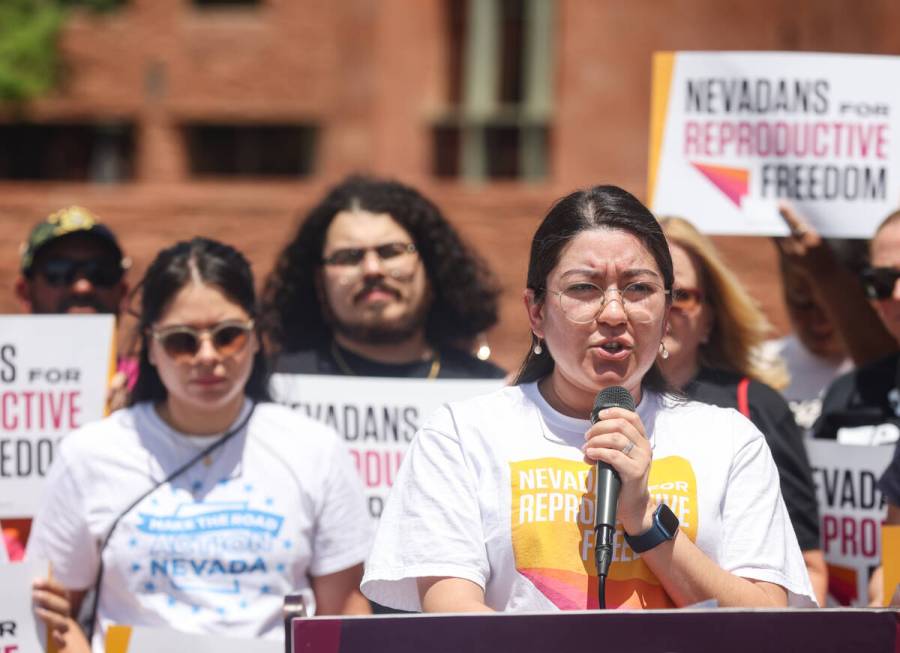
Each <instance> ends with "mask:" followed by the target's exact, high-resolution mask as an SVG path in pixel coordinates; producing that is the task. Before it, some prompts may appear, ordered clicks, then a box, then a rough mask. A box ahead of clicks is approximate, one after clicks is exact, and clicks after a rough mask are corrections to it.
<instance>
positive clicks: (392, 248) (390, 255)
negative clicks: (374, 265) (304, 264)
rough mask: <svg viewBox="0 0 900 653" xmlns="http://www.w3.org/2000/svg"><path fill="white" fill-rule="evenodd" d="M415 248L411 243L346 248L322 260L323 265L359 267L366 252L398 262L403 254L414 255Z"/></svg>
mask: <svg viewBox="0 0 900 653" xmlns="http://www.w3.org/2000/svg"><path fill="white" fill-rule="evenodd" d="M416 251H417V250H416V246H415V245H414V244H412V243H384V244H383V245H375V246H374V247H347V248H345V249H337V250H335V251H333V252H332V253H331V254H329V255H328V256H326V257H324V258H323V259H322V263H323V264H324V265H334V266H341V267H350V266H354V265H359V264H360V263H361V262H362V260H363V259H364V258H365V257H366V252H375V254H376V256H378V258H379V259H380V260H381V261H382V262H387V261H392V262H399V261H400V260H402V259H403V258H405V257H404V254H415V252H416Z"/></svg>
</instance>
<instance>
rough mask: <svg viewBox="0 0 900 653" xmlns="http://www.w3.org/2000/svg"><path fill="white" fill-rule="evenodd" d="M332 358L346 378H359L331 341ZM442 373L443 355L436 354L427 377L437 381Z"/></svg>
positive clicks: (335, 344)
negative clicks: (439, 373)
mask: <svg viewBox="0 0 900 653" xmlns="http://www.w3.org/2000/svg"><path fill="white" fill-rule="evenodd" d="M331 356H332V358H334V362H335V363H337V365H338V367H339V368H340V369H341V373H342V374H344V375H345V376H357V374H356V372H354V371H353V368H352V367H350V365H349V364H348V363H347V361H346V360H345V359H344V356H343V354H341V350H340V349H338V346H337V343H336V342H335V341H334V340H332V341H331ZM440 371H441V355H440V354H439V353H438V352H434V356H432V358H431V369H429V370H428V375H427V376H426V377H425V378H426V379H428V380H429V381H430V380H431V379H436V378H437V375H438V372H440Z"/></svg>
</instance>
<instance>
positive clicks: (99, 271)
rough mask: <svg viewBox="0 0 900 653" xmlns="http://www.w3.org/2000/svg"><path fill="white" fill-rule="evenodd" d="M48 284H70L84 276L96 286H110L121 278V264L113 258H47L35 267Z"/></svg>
mask: <svg viewBox="0 0 900 653" xmlns="http://www.w3.org/2000/svg"><path fill="white" fill-rule="evenodd" d="M36 272H37V274H40V275H41V276H42V277H43V278H44V279H45V280H46V281H47V283H48V284H50V285H51V286H54V287H57V288H58V287H60V286H71V285H72V284H73V283H75V281H76V279H80V278H82V277H84V278H85V279H87V280H88V281H90V282H91V285H93V286H96V287H98V288H110V287H112V286H114V285H116V284H117V283H119V281H121V280H122V274H123V273H124V270H123V269H122V264H121V263H120V262H119V261H116V260H115V259H87V260H85V261H75V260H72V259H69V258H53V259H48V260H46V261H44V262H43V263H41V264H40V266H38V267H37V268H36Z"/></svg>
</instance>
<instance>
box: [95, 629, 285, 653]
mask: <svg viewBox="0 0 900 653" xmlns="http://www.w3.org/2000/svg"><path fill="white" fill-rule="evenodd" d="M160 651H171V652H173V653H175V652H181V651H190V653H282V652H283V651H284V643H283V642H281V641H278V640H266V639H233V638H229V637H222V636H220V635H194V634H188V633H181V632H178V631H175V630H166V629H162V628H145V627H143V626H135V627H132V626H110V628H109V630H108V631H107V634H106V653H159V652H160Z"/></svg>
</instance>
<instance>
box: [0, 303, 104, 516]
mask: <svg viewBox="0 0 900 653" xmlns="http://www.w3.org/2000/svg"><path fill="white" fill-rule="evenodd" d="M114 326H115V318H114V317H113V316H112V315H3V316H0V519H3V518H25V517H31V516H33V515H34V514H35V512H36V511H37V509H38V506H39V505H40V499H41V494H42V489H43V482H44V477H45V476H46V475H47V472H48V471H49V469H50V464H51V462H52V461H53V456H54V452H55V449H56V446H57V443H58V442H59V440H60V438H62V437H63V436H64V435H66V434H67V433H68V432H69V431H71V430H73V429H75V428H78V427H79V426H81V425H82V424H85V423H87V422H90V421H92V420H97V419H100V418H101V417H103V411H104V405H105V402H106V387H107V381H108V379H109V375H110V369H111V367H112V365H113V363H114V360H113V357H114V354H113V352H114V350H113V331H114Z"/></svg>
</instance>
